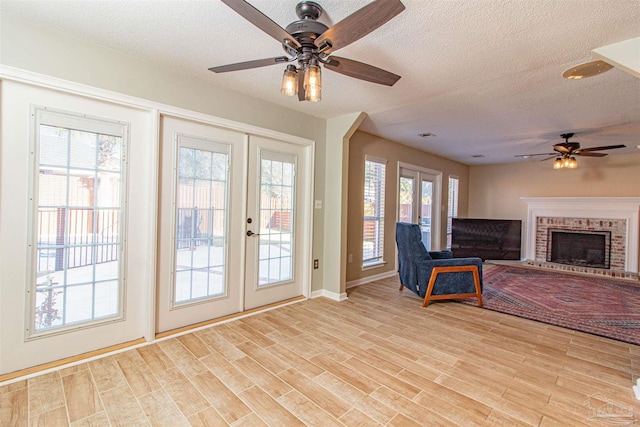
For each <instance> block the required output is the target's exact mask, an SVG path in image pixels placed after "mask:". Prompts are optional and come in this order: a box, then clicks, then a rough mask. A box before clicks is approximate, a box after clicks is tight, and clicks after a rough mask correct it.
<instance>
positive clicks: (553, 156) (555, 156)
mask: <svg viewBox="0 0 640 427" xmlns="http://www.w3.org/2000/svg"><path fill="white" fill-rule="evenodd" d="M557 158H558V156H557V155H556V154H554V155H552V156H551V157H547V158H545V159H542V160H540V161H541V162H546V161H547V160H551V159H557Z"/></svg>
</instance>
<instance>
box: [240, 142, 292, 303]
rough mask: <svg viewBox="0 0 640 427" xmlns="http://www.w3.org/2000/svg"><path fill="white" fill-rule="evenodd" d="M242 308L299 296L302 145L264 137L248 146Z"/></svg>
mask: <svg viewBox="0 0 640 427" xmlns="http://www.w3.org/2000/svg"><path fill="white" fill-rule="evenodd" d="M249 150H250V152H249V174H248V181H249V182H248V184H249V185H248V189H249V191H248V197H247V207H248V208H247V220H246V221H247V226H246V229H247V231H246V236H247V247H246V257H247V266H246V277H245V308H247V309H249V308H255V307H259V306H262V305H266V304H270V303H273V302H276V301H281V300H285V299H288V298H292V297H295V296H298V295H302V282H303V276H302V275H303V268H302V266H301V265H300V264H301V263H300V262H298V265H296V261H297V260H299V259H300V257H299V256H298V255H297V254H298V253H299V250H300V249H301V248H303V245H304V234H303V232H302V222H301V221H300V220H299V218H300V215H301V214H303V213H304V211H305V194H304V191H303V190H304V187H303V185H300V184H301V182H300V181H301V180H304V174H303V173H302V170H301V169H300V167H301V165H303V164H304V148H303V147H300V146H295V145H293V144H285V143H283V142H281V141H274V140H270V139H267V138H260V137H252V139H251V141H250V144H249Z"/></svg>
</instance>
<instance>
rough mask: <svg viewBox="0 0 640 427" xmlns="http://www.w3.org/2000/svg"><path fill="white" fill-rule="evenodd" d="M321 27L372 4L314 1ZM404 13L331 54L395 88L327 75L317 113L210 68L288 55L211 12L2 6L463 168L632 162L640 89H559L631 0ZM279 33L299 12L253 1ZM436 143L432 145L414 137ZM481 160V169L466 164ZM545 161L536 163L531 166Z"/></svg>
mask: <svg viewBox="0 0 640 427" xmlns="http://www.w3.org/2000/svg"><path fill="white" fill-rule="evenodd" d="M316 1H317V2H318V3H320V4H321V5H322V7H323V8H324V10H325V12H324V14H323V16H322V17H321V18H320V21H323V22H324V23H325V24H327V25H328V26H331V25H332V24H335V23H337V22H339V21H340V20H342V19H344V18H345V17H346V16H348V15H349V14H351V13H353V12H355V11H356V10H358V9H359V8H361V7H363V6H365V5H367V4H368V3H370V1H369V0H349V1H344V0H316ZM402 1H403V3H404V5H405V6H406V10H405V11H404V12H403V13H401V14H400V15H398V16H396V17H395V18H393V19H392V20H391V21H389V22H388V23H387V24H385V25H384V26H382V27H380V28H378V29H377V30H376V31H374V32H373V33H371V34H369V35H368V36H366V37H364V38H362V39H360V40H358V41H356V42H355V43H353V44H351V45H349V46H347V47H345V48H344V49H340V50H339V51H338V52H336V54H337V55H338V56H342V57H346V58H350V59H355V60H357V61H361V62H366V63H369V64H371V65H375V66H377V67H380V68H383V69H386V70H389V71H391V72H393V73H395V74H399V75H401V76H402V78H401V79H400V81H399V82H398V83H397V84H396V85H395V86H393V87H386V86H379V85H376V84H373V83H368V82H364V81H360V80H356V79H353V78H349V77H346V76H344V75H341V74H337V73H334V72H331V71H329V70H324V69H323V88H322V101H321V102H320V103H315V104H314V103H309V102H298V101H297V99H294V98H289V97H285V96H282V95H281V94H280V86H279V85H280V80H281V77H282V71H283V69H284V66H283V65H273V66H269V67H263V68H258V69H253V70H245V71H237V72H232V73H225V74H214V73H211V72H210V71H208V70H207V68H209V67H212V66H218V65H225V64H229V63H234V62H241V61H247V60H253V59H262V58H269V57H275V56H281V55H282V54H283V50H282V47H281V46H280V45H279V44H278V42H277V41H275V40H274V39H272V38H271V37H270V36H268V35H267V34H265V33H263V32H262V31H260V30H258V29H257V28H255V27H254V26H253V25H252V24H250V23H249V22H248V21H246V20H245V19H243V18H242V17H240V16H239V15H237V14H236V13H235V12H233V11H232V10H231V9H230V8H229V7H227V6H226V5H225V4H223V3H222V2H220V1H217V0H209V1H204V0H200V1H153V0H145V1H51V0H46V1H43V0H35V1H8V0H1V1H0V7H1V8H2V13H3V14H6V15H5V16H16V17H18V18H20V19H25V20H28V21H31V22H34V23H36V24H38V25H42V26H47V27H52V28H54V29H57V30H60V31H64V32H66V33H70V34H75V35H78V36H80V37H82V38H85V39H88V40H91V41H93V42H95V43H98V44H101V45H104V46H109V47H111V48H114V49H117V50H120V51H123V52H127V53H129V54H132V55H135V56H138V57H142V58H145V59H147V60H149V61H153V62H157V63H158V64H161V65H162V66H165V67H168V68H171V69H174V70H177V71H180V72H183V73H186V74H189V75H192V76H194V77H195V78H198V79H203V80H206V81H209V82H211V84H212V85H217V86H222V87H226V88H230V89H233V90H236V91H238V92H243V93H246V94H249V95H251V96H255V97H258V98H261V99H265V100H268V101H270V102H273V103H275V104H279V105H282V106H286V107H288V108H291V109H295V110H299V111H302V112H305V113H308V114H310V115H314V116H317V117H322V118H331V117H336V116H340V115H343V114H347V113H352V112H356V111H364V112H366V113H367V114H368V118H367V119H366V120H365V122H364V123H363V124H362V126H361V129H362V130H364V131H367V132H369V133H372V134H375V135H380V136H382V137H385V138H388V139H391V140H394V141H398V142H401V143H403V144H407V145H411V146H415V147H418V148H420V149H423V150H425V151H428V152H431V153H434V154H438V155H441V156H443V157H447V158H450V159H454V160H457V161H460V162H462V163H466V164H482V163H505V162H514V161H519V162H525V161H535V159H536V158H530V159H522V158H515V157H513V156H514V155H517V154H527V153H544V152H549V151H550V150H551V146H552V145H553V144H554V143H558V142H562V140H561V139H560V137H559V135H560V134H561V133H565V132H575V133H576V137H575V138H574V139H573V140H575V141H580V142H581V144H582V147H583V148H586V147H593V146H599V145H611V144H626V145H627V146H628V148H626V149H624V150H616V151H612V152H610V153H611V154H615V155H622V154H628V153H640V150H639V149H638V148H637V146H638V144H640V79H638V78H637V77H634V76H632V75H630V74H628V73H626V72H624V71H622V70H619V69H616V68H614V69H613V70H611V71H609V72H607V73H605V74H602V75H599V76H596V77H593V78H589V79H583V80H566V79H563V78H562V77H561V74H562V72H563V71H564V70H566V69H568V68H570V67H571V66H573V65H576V64H579V63H582V62H586V61H590V60H592V59H594V58H593V57H592V55H591V50H593V49H595V48H598V47H602V46H605V45H609V44H612V43H617V42H620V41H623V40H627V39H631V38H635V37H638V36H639V35H640V1H639V0H512V1H508V0H500V1H499V0H477V1H470V0H402ZM250 3H251V4H252V5H254V6H255V7H256V8H258V9H259V10H261V11H262V12H263V13H264V14H266V15H267V16H269V17H270V18H271V19H272V20H274V21H275V22H276V23H278V24H279V25H281V26H282V27H285V26H286V25H288V24H289V23H290V22H292V21H294V20H296V19H297V17H296V15H295V5H296V4H297V1H296V0H251V1H250ZM423 132H431V133H433V134H435V135H436V136H435V137H429V138H421V137H419V136H418V134H420V133H423ZM474 155H482V156H484V157H473V156H474ZM537 159H540V158H537Z"/></svg>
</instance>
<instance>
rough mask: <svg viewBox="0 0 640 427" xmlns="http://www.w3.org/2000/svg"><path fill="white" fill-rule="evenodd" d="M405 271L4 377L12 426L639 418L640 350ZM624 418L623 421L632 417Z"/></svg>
mask: <svg viewBox="0 0 640 427" xmlns="http://www.w3.org/2000/svg"><path fill="white" fill-rule="evenodd" d="M397 289H398V281H397V279H395V278H393V279H387V280H381V281H377V282H374V283H370V284H367V285H362V286H359V287H356V288H353V289H351V290H349V292H348V294H349V299H348V300H347V301H344V302H340V303H339V302H334V301H331V300H328V299H325V298H317V299H314V300H308V301H304V302H301V303H297V304H293V305H289V306H286V307H282V308H278V309H276V310H272V311H269V312H265V313H262V314H257V315H255V316H252V317H249V318H245V319H241V320H236V321H233V322H230V323H226V324H222V325H217V326H212V327H209V328H207V329H203V330H200V331H197V332H193V333H190V334H187V335H182V336H179V337H174V338H170V339H168V340H164V341H159V342H157V343H155V344H152V345H149V346H145V347H141V348H138V349H135V350H129V351H126V352H124V353H120V354H117V355H113V356H108V357H105V358H102V359H99V360H95V361H92V362H88V363H84V364H81V365H77V366H73V367H69V368H66V369H61V370H58V371H56V372H53V373H47V374H43V375H40V376H37V377H35V378H31V379H28V380H21V381H18V382H15V383H12V384H8V385H4V386H2V387H0V425H1V426H27V425H43V426H65V425H71V426H137V425H141V426H142V425H152V426H226V425H231V426H298V425H299V426H304V425H308V426H379V425H384V426H436V425H443V426H450V425H451V426H456V425H458V426H489V425H490V426H581V425H585V426H586V425H588V426H594V425H632V424H635V423H639V422H640V402H639V401H637V400H636V399H635V398H634V395H633V392H632V389H631V386H632V385H633V384H634V383H635V380H636V379H637V378H638V377H639V376H640V347H639V346H635V345H632V344H625V343H621V342H617V341H613V340H610V339H606V338H600V337H596V336H592V335H588V334H583V333H580V332H574V331H570V330H566V329H562V328H559V327H555V326H549V325H544V324H542V323H537V322H533V321H529V320H525V319H520V318H517V317H512V316H508V315H504V314H500V313H495V312H491V311H488V310H484V309H480V308H477V307H473V306H468V305H463V304H459V303H455V302H440V303H432V304H430V305H429V307H428V308H425V309H423V308H422V307H421V305H422V304H421V300H420V299H418V298H417V297H415V296H413V295H412V294H411V293H410V292H409V291H407V290H405V291H404V292H398V290H397ZM625 423H626V424H625Z"/></svg>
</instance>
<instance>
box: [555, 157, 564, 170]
mask: <svg viewBox="0 0 640 427" xmlns="http://www.w3.org/2000/svg"><path fill="white" fill-rule="evenodd" d="M553 168H554V169H562V159H561V158H560V157H558V158H557V159H556V160H555V161H554V162H553Z"/></svg>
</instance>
